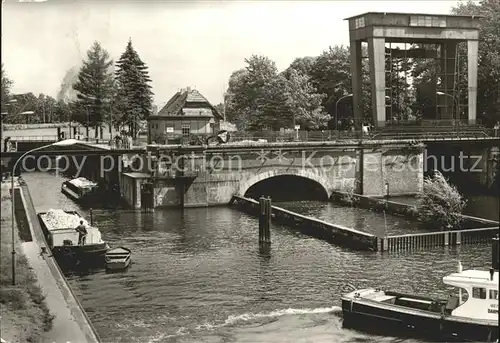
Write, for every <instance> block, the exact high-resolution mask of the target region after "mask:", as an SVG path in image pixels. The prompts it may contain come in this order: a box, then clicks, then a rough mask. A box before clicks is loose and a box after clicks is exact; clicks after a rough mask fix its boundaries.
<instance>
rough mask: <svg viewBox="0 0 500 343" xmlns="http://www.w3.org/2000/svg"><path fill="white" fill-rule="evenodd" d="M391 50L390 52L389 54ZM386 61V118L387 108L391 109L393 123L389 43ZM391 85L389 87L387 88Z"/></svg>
mask: <svg viewBox="0 0 500 343" xmlns="http://www.w3.org/2000/svg"><path fill="white" fill-rule="evenodd" d="M387 50H389V52H387ZM384 52H385V59H384V69H385V95H386V96H388V97H389V101H387V98H384V103H385V113H386V114H385V117H386V120H387V108H388V107H389V120H388V121H389V122H391V123H392V119H393V116H392V100H393V98H392V97H393V89H392V43H389V49H387V47H385V46H384ZM388 85H389V87H387V86H388Z"/></svg>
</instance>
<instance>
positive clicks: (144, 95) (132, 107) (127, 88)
mask: <svg viewBox="0 0 500 343" xmlns="http://www.w3.org/2000/svg"><path fill="white" fill-rule="evenodd" d="M116 66H117V71H116V78H117V81H118V83H117V87H118V94H117V96H119V98H120V100H121V101H123V102H124V103H126V105H127V106H126V108H123V111H124V113H123V116H122V119H123V120H126V122H127V123H128V125H129V128H131V133H132V135H133V137H135V136H136V134H137V131H138V124H139V121H141V120H145V119H147V117H148V116H149V115H150V114H151V111H152V108H153V92H152V91H151V86H150V85H149V83H150V82H151V79H150V78H149V75H148V70H147V69H148V67H147V66H146V64H145V63H144V62H143V61H142V60H141V58H140V57H139V54H138V53H137V51H135V50H134V48H133V46H132V40H129V41H128V43H127V47H126V48H125V52H124V53H123V54H122V55H121V57H120V59H119V60H118V61H117V62H116Z"/></svg>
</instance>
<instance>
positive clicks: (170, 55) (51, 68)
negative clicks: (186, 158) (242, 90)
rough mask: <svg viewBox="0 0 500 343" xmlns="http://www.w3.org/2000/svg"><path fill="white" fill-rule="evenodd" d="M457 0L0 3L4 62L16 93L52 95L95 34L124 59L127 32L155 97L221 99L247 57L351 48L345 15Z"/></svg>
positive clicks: (429, 8) (439, 10)
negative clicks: (181, 94) (192, 93)
mask: <svg viewBox="0 0 500 343" xmlns="http://www.w3.org/2000/svg"><path fill="white" fill-rule="evenodd" d="M457 3H458V1H455V0H453V1H432V0H422V1H406V0H405V1H403V0H400V1H396V0H394V1H375V0H372V1H257V0H254V1H169V2H167V1H161V2H160V1H135V2H131V1H130V2H124V1H114V2H111V1H109V2H92V1H73V2H63V1H46V2H24V3H3V4H2V62H3V64H4V69H5V71H6V73H7V75H8V77H9V78H10V79H12V80H13V81H14V85H13V88H12V92H13V93H26V92H33V93H35V94H39V93H44V94H47V95H50V96H53V97H56V96H57V93H58V91H59V89H60V87H61V82H62V80H63V78H64V75H65V74H66V72H67V71H68V70H69V69H70V68H72V67H75V66H79V65H80V64H81V61H82V60H83V59H84V58H85V56H86V51H87V50H88V48H89V47H90V46H91V45H92V43H93V42H94V41H99V42H100V43H101V44H102V46H103V47H104V48H105V49H106V50H107V51H108V52H109V54H110V55H111V57H112V58H113V59H114V60H117V59H118V58H119V56H120V55H121V53H122V52H123V51H124V49H125V46H126V44H127V41H128V39H129V38H131V39H132V44H133V46H134V47H135V49H136V50H137V52H138V53H139V55H140V57H141V58H142V60H143V61H144V62H145V63H146V64H147V65H148V67H149V74H150V77H151V79H152V84H151V85H152V87H153V92H154V94H155V95H154V102H155V104H156V105H162V104H163V103H165V102H166V101H168V99H169V98H170V97H172V96H173V95H174V93H175V92H177V91H178V90H179V89H181V88H185V87H192V88H196V89H198V90H199V91H200V92H201V93H202V94H203V95H204V96H205V97H206V98H207V99H208V100H209V101H210V102H212V103H213V104H217V103H219V102H222V98H223V93H224V90H225V88H227V83H228V80H229V76H230V75H231V73H232V72H233V71H235V70H238V69H241V68H244V67H245V58H248V57H249V56H251V55H252V54H256V55H265V56H267V57H269V58H270V59H272V60H273V61H275V62H276V65H277V67H278V69H279V70H283V69H285V68H287V67H288V65H289V64H290V63H291V62H292V61H293V60H294V59H295V58H297V57H304V56H318V55H320V54H321V53H322V52H323V51H324V50H327V49H328V47H329V46H333V45H341V44H343V45H348V44H349V32H348V26H347V21H344V20H343V19H345V18H347V17H350V16H353V15H357V14H361V13H364V12H370V11H373V12H417V13H422V12H425V13H427V12H429V13H435V14H447V13H450V10H451V8H452V7H453V6H455V5H456V4H457Z"/></svg>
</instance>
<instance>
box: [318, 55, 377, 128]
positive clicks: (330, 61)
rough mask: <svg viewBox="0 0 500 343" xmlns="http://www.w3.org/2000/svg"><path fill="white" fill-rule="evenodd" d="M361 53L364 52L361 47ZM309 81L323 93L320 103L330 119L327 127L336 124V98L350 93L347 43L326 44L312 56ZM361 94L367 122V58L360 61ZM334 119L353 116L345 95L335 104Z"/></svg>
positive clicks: (369, 95)
mask: <svg viewBox="0 0 500 343" xmlns="http://www.w3.org/2000/svg"><path fill="white" fill-rule="evenodd" d="M363 54H364V55H366V51H365V49H363ZM310 76H311V83H312V85H313V86H314V87H315V88H316V89H317V92H318V93H319V94H324V98H323V102H322V105H323V107H324V109H325V111H326V112H327V113H329V114H330V116H331V118H332V120H331V121H330V127H332V128H334V127H337V125H336V123H335V122H334V121H335V120H334V118H335V112H336V111H337V106H336V104H337V100H339V99H340V98H341V97H342V96H344V95H347V94H349V93H352V74H351V62H350V51H349V48H348V47H344V46H342V45H341V46H333V47H329V49H328V50H327V51H324V52H323V53H322V54H321V55H320V56H318V57H317V58H316V59H315V63H314V65H313V66H312V69H311V71H310ZM361 77H362V98H363V99H364V101H363V113H364V120H366V121H368V122H371V120H372V112H371V100H370V99H371V88H370V87H371V83H370V74H369V65H368V60H367V59H363V61H362V73H361ZM338 111H339V113H338V114H337V120H342V121H346V120H347V119H349V118H353V108H352V98H351V99H349V98H347V99H345V100H344V101H342V102H341V103H339V104H338Z"/></svg>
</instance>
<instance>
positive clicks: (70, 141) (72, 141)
mask: <svg viewBox="0 0 500 343" xmlns="http://www.w3.org/2000/svg"><path fill="white" fill-rule="evenodd" d="M75 143H78V141H77V140H75V139H66V140H63V141H59V142H55V143H52V144H48V145H44V146H41V147H38V148H35V149H31V150H29V151H26V152H25V153H24V154H22V155H21V157H19V158H18V159H17V160H16V162H15V163H14V166H13V167H12V175H11V177H10V178H11V184H10V192H11V202H12V213H11V215H12V218H11V220H12V285H13V286H15V285H16V247H15V237H16V236H15V213H16V203H15V199H16V198H15V197H14V175H15V173H16V167H17V164H18V163H19V161H21V160H22V159H23V158H24V157H25V156H27V155H28V154H30V153H32V152H35V151H38V150H42V149H45V148H48V147H51V146H69V145H73V144H75Z"/></svg>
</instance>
